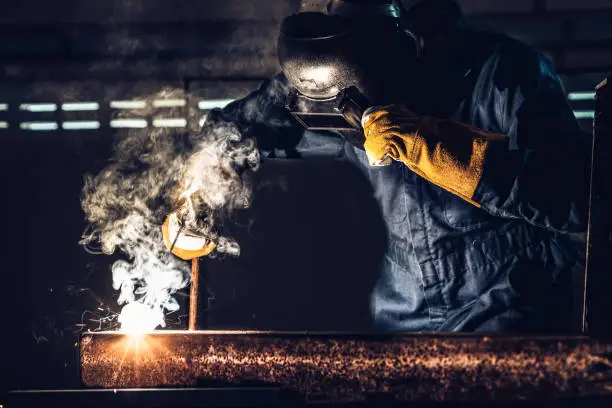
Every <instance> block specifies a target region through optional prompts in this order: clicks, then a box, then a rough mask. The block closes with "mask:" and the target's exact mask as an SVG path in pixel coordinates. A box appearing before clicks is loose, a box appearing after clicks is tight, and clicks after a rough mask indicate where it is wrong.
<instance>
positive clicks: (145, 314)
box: [118, 302, 164, 337]
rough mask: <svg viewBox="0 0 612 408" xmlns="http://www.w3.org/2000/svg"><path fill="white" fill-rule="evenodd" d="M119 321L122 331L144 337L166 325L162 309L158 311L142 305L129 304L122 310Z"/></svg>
mask: <svg viewBox="0 0 612 408" xmlns="http://www.w3.org/2000/svg"><path fill="white" fill-rule="evenodd" d="M118 320H119V323H121V329H120V331H122V332H123V333H125V334H128V335H130V336H133V337H142V336H143V335H145V334H146V333H149V332H152V331H153V330H155V329H156V328H157V327H158V326H163V325H164V313H163V311H162V310H161V309H157V310H156V309H153V308H151V307H149V306H147V305H145V304H142V303H137V302H135V303H128V304H127V305H125V306H124V307H123V309H122V310H121V314H120V315H119V319H118Z"/></svg>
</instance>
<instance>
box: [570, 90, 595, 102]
mask: <svg viewBox="0 0 612 408" xmlns="http://www.w3.org/2000/svg"><path fill="white" fill-rule="evenodd" d="M567 99H569V100H570V101H592V100H594V99H595V92H570V93H569V94H567Z"/></svg>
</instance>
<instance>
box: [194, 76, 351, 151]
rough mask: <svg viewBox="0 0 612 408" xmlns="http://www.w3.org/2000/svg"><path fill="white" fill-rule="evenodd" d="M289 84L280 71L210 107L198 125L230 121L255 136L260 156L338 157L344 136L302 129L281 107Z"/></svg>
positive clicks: (205, 127)
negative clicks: (245, 93)
mask: <svg viewBox="0 0 612 408" xmlns="http://www.w3.org/2000/svg"><path fill="white" fill-rule="evenodd" d="M289 90H290V88H289V85H288V84H287V82H286V79H285V78H284V76H283V75H282V74H280V75H278V76H276V77H275V78H272V79H270V80H267V81H265V82H264V83H263V84H262V85H261V87H260V88H259V89H257V90H255V91H253V92H252V93H251V94H249V95H248V96H246V97H245V98H243V99H240V100H237V101H234V102H232V103H231V104H229V105H228V106H226V107H225V108H223V109H215V110H212V111H211V112H210V113H209V114H208V116H207V119H206V122H205V123H204V125H203V127H202V134H203V135H205V134H206V129H207V128H211V127H215V126H222V125H224V124H228V123H229V124H232V125H234V126H237V127H238V129H239V131H240V133H241V134H242V136H243V138H252V139H255V141H256V143H257V148H258V149H259V151H260V154H261V157H262V159H267V158H319V157H332V158H334V157H342V156H343V154H344V139H343V138H341V137H340V136H338V135H335V134H333V133H330V132H321V133H315V132H311V131H307V130H304V129H303V128H302V126H301V125H300V124H299V123H297V122H296V121H295V119H293V118H292V117H291V115H290V113H289V112H288V111H287V110H286V109H285V107H284V105H285V98H286V96H287V94H288V93H289Z"/></svg>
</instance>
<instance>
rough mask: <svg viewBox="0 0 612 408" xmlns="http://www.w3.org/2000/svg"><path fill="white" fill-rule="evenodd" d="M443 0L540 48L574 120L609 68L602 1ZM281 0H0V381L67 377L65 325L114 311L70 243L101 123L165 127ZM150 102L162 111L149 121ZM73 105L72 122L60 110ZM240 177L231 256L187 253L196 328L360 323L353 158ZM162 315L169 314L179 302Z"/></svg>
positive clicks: (368, 235)
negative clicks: (196, 270)
mask: <svg viewBox="0 0 612 408" xmlns="http://www.w3.org/2000/svg"><path fill="white" fill-rule="evenodd" d="M461 4H462V6H463V8H464V10H465V12H466V14H467V15H468V18H469V20H470V22H471V23H472V24H475V25H478V26H482V27H489V28H493V29H495V30H499V31H503V32H506V33H508V34H511V35H514V36H517V37H519V38H521V39H523V40H524V41H526V42H528V43H531V44H534V45H535V46H537V47H539V48H540V49H541V50H542V51H543V52H545V53H546V55H548V56H549V57H550V58H551V59H552V60H553V61H554V63H555V64H556V66H557V69H558V71H559V73H560V74H561V76H562V79H563V81H564V85H565V87H566V89H567V91H568V93H571V102H572V104H573V106H574V109H575V110H576V112H577V116H578V117H580V121H581V124H582V126H583V127H584V129H585V130H586V131H588V130H589V128H590V126H591V121H590V119H589V118H591V117H592V90H593V87H594V86H595V85H596V84H597V83H598V82H599V81H600V80H601V79H603V77H604V73H605V72H606V71H608V70H610V69H611V68H612V26H611V25H610V24H609V22H610V21H612V2H610V1H609V0H599V1H597V0H580V1H578V0H576V1H570V0H513V1H507V0H462V1H461ZM298 8H299V1H297V0H295V1H290V0H251V1H245V0H225V1H223V2H220V1H218V0H200V1H197V0H173V1H169V0H168V1H165V0H146V1H145V0H140V1H120V0H115V1H110V0H108V1H104V2H101V1H98V2H91V1H88V2H85V1H80V0H55V1H41V0H19V1H16V0H6V1H4V2H3V3H2V13H0V174H1V175H2V180H1V182H2V183H1V186H2V188H3V193H4V194H3V200H2V201H3V212H2V214H3V216H4V219H3V224H2V225H3V234H2V236H3V240H2V241H3V245H2V246H1V248H3V250H2V260H3V262H4V263H3V265H2V266H0V276H2V277H3V279H4V281H3V283H2V285H1V287H2V288H3V289H4V294H3V295H2V296H0V298H1V299H2V303H1V304H0V306H2V308H3V310H4V311H5V315H4V316H5V319H4V321H3V324H4V325H3V327H4V328H5V330H4V333H5V334H4V335H3V336H2V337H3V342H5V343H6V344H5V347H3V348H2V350H3V351H4V352H5V353H4V354H5V355H3V356H0V357H1V360H0V361H2V362H3V364H0V376H1V378H0V379H2V380H6V381H0V383H1V384H2V385H1V387H9V388H11V387H30V388H32V387H34V388H37V387H68V386H74V384H77V383H78V377H77V375H76V372H77V370H76V364H77V360H76V356H75V354H74V353H75V348H74V341H75V339H76V336H78V332H79V331H80V330H83V328H84V327H95V326H97V325H99V324H101V323H103V321H101V319H104V318H105V317H106V316H108V315H109V313H112V312H116V311H118V310H119V307H118V306H117V305H116V303H115V299H116V294H115V293H114V292H113V290H112V288H111V287H110V284H111V282H110V280H111V279H110V272H109V269H108V268H109V265H110V264H111V262H112V260H113V257H109V256H93V255H90V254H87V253H86V252H85V251H84V250H83V249H82V248H81V247H80V246H79V245H78V244H77V243H78V240H79V238H80V236H81V233H82V231H83V230H84V229H85V227H86V225H85V222H84V220H83V214H82V212H81V210H80V203H79V197H80V190H81V187H82V180H83V175H84V174H85V173H92V172H96V171H98V170H99V169H100V168H101V167H102V166H103V165H104V163H105V161H106V160H107V158H108V157H109V155H110V152H111V147H112V142H113V139H114V137H121V134H122V133H125V132H127V131H130V132H131V131H144V132H146V131H148V129H151V128H153V127H158V128H159V127H163V128H168V131H179V132H180V131H181V129H182V128H183V126H184V124H185V123H192V122H193V121H196V122H197V121H199V120H200V119H201V117H202V116H203V115H205V113H206V111H207V109H209V108H210V106H211V105H215V106H221V105H223V104H224V103H227V99H234V98H239V97H241V96H243V95H245V94H246V93H247V92H248V91H249V90H250V89H253V88H254V87H256V86H257V84H258V83H259V82H260V80H261V79H262V78H264V77H268V76H270V75H273V74H275V73H276V72H277V71H278V65H277V62H276V57H275V40H276V34H277V30H278V26H279V24H280V21H281V19H282V18H283V17H284V16H285V15H287V14H290V13H291V12H294V11H296V10H297V9H298ZM162 89H169V90H172V92H173V95H174V96H177V95H178V98H179V99H181V98H183V99H186V100H187V103H186V106H185V107H183V108H178V109H174V108H173V109H170V110H168V109H166V108H159V109H158V108H155V109H145V110H142V111H139V110H138V109H135V110H131V111H130V112H129V115H128V117H127V119H130V120H136V122H130V123H132V124H133V123H141V122H140V121H144V124H145V125H144V126H145V128H143V129H140V130H138V129H133V128H128V129H126V128H119V127H117V126H113V122H111V120H113V119H117V117H118V116H121V115H123V116H122V117H123V118H125V111H121V110H120V109H115V108H113V107H112V106H111V102H112V101H117V100H124V101H125V100H127V101H130V100H133V99H136V98H149V99H150V98H151V97H152V95H157V94H158V92H159V91H160V90H162ZM202 101H205V103H204V104H201V105H200V102H202ZM66 102H78V103H92V102H93V103H95V104H97V105H94V107H95V109H94V108H92V109H90V110H84V111H77V112H74V111H67V110H64V109H63V108H62V104H63V103H66ZM24 103H30V104H31V103H34V104H35V105H34V108H32V105H23V104H24ZM39 104H42V105H39ZM28 106H29V107H28ZM81 107H82V105H81ZM90 107H91V105H90ZM160 117H161V118H163V119H172V120H171V121H170V122H164V123H165V125H164V124H163V123H162V124H160V123H159V122H154V121H153V119H155V118H160ZM75 121H85V122H88V123H89V125H88V126H89V128H88V129H85V128H83V127H82V126H84V125H83V124H82V123H81V125H80V126H81V127H80V128H79V127H78V126H77V127H74V125H70V124H68V125H67V124H66V123H67V122H68V123H70V122H75ZM156 123H157V124H156ZM168 123H170V125H168ZM116 124H117V123H116V122H115V125H116ZM138 126H140V125H138ZM256 177H257V180H258V181H257V190H256V199H255V203H254V206H253V208H252V209H251V210H250V211H248V212H246V213H243V214H241V215H240V216H239V219H238V220H237V221H239V222H238V223H237V224H236V225H235V226H233V227H231V228H232V229H233V231H232V232H233V233H234V234H235V235H236V236H237V237H239V239H240V241H241V242H242V244H243V256H241V257H240V258H239V259H234V260H206V261H205V262H204V263H203V268H202V269H203V271H204V272H203V273H204V283H206V285H205V286H206V287H207V288H208V289H207V291H206V292H205V295H206V296H203V299H205V300H204V301H205V302H206V304H205V305H204V306H206V308H207V310H208V312H207V313H204V314H203V315H202V325H203V327H225V328H275V329H312V330H316V329H319V330H322V329H324V330H363V329H365V328H367V327H368V323H369V322H368V319H367V308H368V302H367V292H368V290H369V288H370V287H371V285H372V284H373V282H374V280H375V276H372V271H373V267H372V265H375V264H376V262H378V257H379V256H380V253H379V251H378V250H377V249H376V248H372V246H371V242H372V241H374V240H375V237H379V236H380V235H381V234H382V232H383V231H382V230H381V222H380V219H379V216H378V213H377V209H376V205H375V204H373V202H372V199H371V192H370V190H369V189H368V187H367V183H365V182H364V180H362V179H361V178H360V176H359V174H357V173H356V172H355V171H354V169H352V168H350V167H346V166H342V165H339V164H329V163H327V164H321V163H309V164H295V163H289V164H288V163H273V164H270V165H268V166H264V168H262V170H261V171H260V172H259V173H258V174H257V176H256ZM339 186H340V187H341V188H340V187H339ZM181 302H183V305H186V297H185V296H182V297H181ZM183 310H184V309H183ZM171 324H173V325H176V326H177V327H181V325H184V316H177V317H176V318H175V319H174V318H173V319H172V321H171ZM0 402H1V400H0Z"/></svg>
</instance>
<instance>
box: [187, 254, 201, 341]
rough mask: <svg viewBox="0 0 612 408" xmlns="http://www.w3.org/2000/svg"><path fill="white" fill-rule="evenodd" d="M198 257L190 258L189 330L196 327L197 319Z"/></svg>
mask: <svg viewBox="0 0 612 408" xmlns="http://www.w3.org/2000/svg"><path fill="white" fill-rule="evenodd" d="M199 262H200V258H193V259H192V260H191V291H190V293H189V330H196V329H197V320H198V278H199V274H200V264H199Z"/></svg>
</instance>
